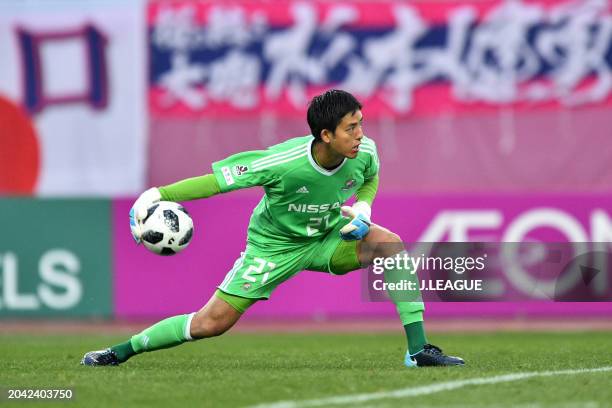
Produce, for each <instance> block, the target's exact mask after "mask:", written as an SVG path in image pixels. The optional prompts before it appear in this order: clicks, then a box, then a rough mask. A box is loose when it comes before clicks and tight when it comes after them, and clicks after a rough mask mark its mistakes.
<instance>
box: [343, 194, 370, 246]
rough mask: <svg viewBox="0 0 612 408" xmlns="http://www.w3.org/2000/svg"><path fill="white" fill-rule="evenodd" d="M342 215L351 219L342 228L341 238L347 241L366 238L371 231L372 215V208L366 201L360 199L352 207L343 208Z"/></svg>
mask: <svg viewBox="0 0 612 408" xmlns="http://www.w3.org/2000/svg"><path fill="white" fill-rule="evenodd" d="M341 210H342V216H344V217H346V218H351V221H350V222H349V223H348V224H346V225H345V226H344V227H342V228H340V238H342V239H343V240H345V241H356V240H360V239H363V238H365V236H366V235H368V232H370V224H371V221H370V215H371V213H372V210H371V209H370V205H369V204H368V203H366V202H365V201H358V202H356V203H355V204H353V206H352V207H348V206H344V207H342V208H341Z"/></svg>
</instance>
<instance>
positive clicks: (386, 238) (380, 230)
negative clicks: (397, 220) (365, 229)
mask: <svg viewBox="0 0 612 408" xmlns="http://www.w3.org/2000/svg"><path fill="white" fill-rule="evenodd" d="M366 241H370V242H376V243H382V242H384V243H391V244H398V243H401V242H402V239H401V238H400V236H399V235H397V234H396V233H394V232H392V231H389V230H388V229H386V228H384V227H381V226H379V225H373V226H372V227H371V229H370V233H369V234H368V236H367V239H366Z"/></svg>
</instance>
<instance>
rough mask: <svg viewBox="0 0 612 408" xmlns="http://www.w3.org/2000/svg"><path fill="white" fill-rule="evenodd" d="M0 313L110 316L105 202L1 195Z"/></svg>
mask: <svg viewBox="0 0 612 408" xmlns="http://www.w3.org/2000/svg"><path fill="white" fill-rule="evenodd" d="M0 214H2V234H0V317H2V318H4V317H29V316H36V317H110V316H111V313H112V293H111V289H112V285H111V280H112V270H111V265H112V263H111V256H112V254H111V248H110V239H111V233H110V219H109V218H110V203H109V202H108V201H105V200H41V199H38V200H35V199H26V198H15V199H11V198H5V199H3V200H0Z"/></svg>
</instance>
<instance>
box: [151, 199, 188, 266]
mask: <svg viewBox="0 0 612 408" xmlns="http://www.w3.org/2000/svg"><path fill="white" fill-rule="evenodd" d="M141 227H142V243H143V244H144V246H145V247H147V249H148V250H150V251H152V252H155V253H156V254H159V255H174V254H177V253H179V252H181V251H182V250H183V249H185V248H186V247H187V245H189V241H191V237H192V236H193V221H192V220H191V217H190V216H189V213H188V212H187V210H185V208H184V207H183V206H182V205H180V204H178V203H174V202H171V201H160V202H159V203H156V204H154V205H152V206H151V207H149V208H148V209H147V216H146V218H145V219H144V220H143V221H142V225H141Z"/></svg>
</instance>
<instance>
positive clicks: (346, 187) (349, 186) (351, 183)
mask: <svg viewBox="0 0 612 408" xmlns="http://www.w3.org/2000/svg"><path fill="white" fill-rule="evenodd" d="M355 184H357V180H355V179H349V180H346V183H344V187H342V191H347V190H350V189H352V188H353V187H355Z"/></svg>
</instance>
